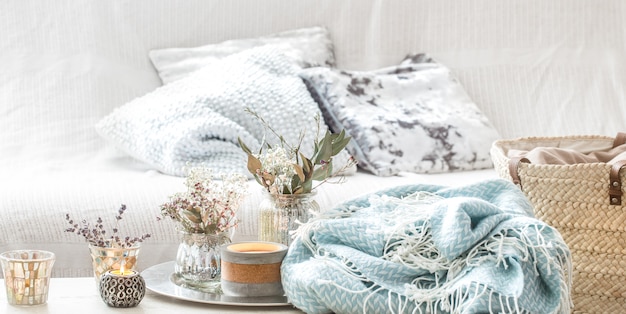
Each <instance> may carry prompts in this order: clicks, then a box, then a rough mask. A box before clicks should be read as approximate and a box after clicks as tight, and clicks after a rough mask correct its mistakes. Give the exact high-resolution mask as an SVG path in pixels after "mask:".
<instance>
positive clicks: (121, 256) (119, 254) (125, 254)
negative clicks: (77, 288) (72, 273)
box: [89, 243, 141, 282]
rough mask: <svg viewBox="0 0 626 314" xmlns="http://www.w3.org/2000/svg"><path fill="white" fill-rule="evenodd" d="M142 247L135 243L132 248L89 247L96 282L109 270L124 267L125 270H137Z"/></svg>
mask: <svg viewBox="0 0 626 314" xmlns="http://www.w3.org/2000/svg"><path fill="white" fill-rule="evenodd" d="M140 248H141V245H140V244H139V243H135V245H133V246H131V247H125V248H122V247H100V246H95V245H91V244H90V245H89V252H90V253H91V261H92V266H93V272H94V276H95V278H96V282H99V281H100V277H101V276H102V274H104V273H105V272H107V271H109V270H119V269H120V268H121V267H122V265H124V268H125V269H129V270H135V267H136V265H137V258H138V257H139V249H140Z"/></svg>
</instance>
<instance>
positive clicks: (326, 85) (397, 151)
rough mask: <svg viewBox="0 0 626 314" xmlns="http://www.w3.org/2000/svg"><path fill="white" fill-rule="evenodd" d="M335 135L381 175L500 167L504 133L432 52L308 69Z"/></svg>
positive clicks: (308, 77) (311, 86) (309, 80)
mask: <svg viewBox="0 0 626 314" xmlns="http://www.w3.org/2000/svg"><path fill="white" fill-rule="evenodd" d="M301 76H302V77H303V78H304V79H305V81H306V82H307V84H308V86H309V89H310V91H311V93H312V94H313V95H314V97H315V98H316V99H317V101H318V102H319V105H320V107H321V108H322V112H323V113H324V118H325V119H326V122H327V123H328V124H329V125H330V126H331V129H332V130H333V131H334V132H339V131H341V130H344V129H345V131H346V133H347V134H348V135H349V136H352V138H353V140H352V141H351V142H350V144H349V146H348V150H349V151H350V153H352V155H353V156H354V157H355V158H356V159H357V160H358V162H359V166H361V167H362V168H364V169H366V170H368V171H370V172H372V173H374V174H376V175H379V176H390V175H394V174H397V173H398V172H401V171H408V172H417V173H436V172H447V171H454V170H472V169H482V168H490V167H492V163H491V158H490V155H489V150H490V148H491V144H492V142H493V141H494V140H496V139H498V138H499V137H500V136H499V134H498V132H497V131H496V130H495V128H494V127H493V126H492V125H491V123H490V122H489V120H488V119H487V117H486V116H485V115H483V113H482V112H481V111H480V110H479V109H478V107H477V106H476V104H474V102H473V101H472V100H471V99H470V98H469V96H468V95H467V93H466V92H465V90H464V89H463V86H461V84H460V83H459V82H458V81H457V80H456V79H455V78H454V77H453V76H452V74H451V73H450V71H449V70H448V69H447V68H446V67H444V66H443V65H441V64H439V63H436V62H434V61H433V60H432V59H430V58H428V57H426V56H425V55H417V56H412V57H409V58H408V59H407V60H405V62H403V63H402V64H401V65H399V66H392V67H388V68H384V69H380V70H377V71H364V72H357V71H341V70H336V69H328V68H311V69H305V70H302V72H301Z"/></svg>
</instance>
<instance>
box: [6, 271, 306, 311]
mask: <svg viewBox="0 0 626 314" xmlns="http://www.w3.org/2000/svg"><path fill="white" fill-rule="evenodd" d="M112 312H120V313H124V314H131V313H132V314H136V313H150V314H151V313H176V312H178V313H185V314H190V313H203V314H206V313H226V314H228V313H299V314H301V313H302V312H301V311H299V310H298V309H295V308H293V307H292V306H272V307H269V306H268V307H265V306H260V307H248V306H229V305H214V304H206V303H197V302H191V301H184V300H178V299H175V298H172V297H169V296H163V295H159V294H156V293H154V292H152V291H150V290H146V296H145V297H144V298H143V300H142V301H141V303H140V304H139V305H137V306H136V307H132V308H113V307H109V306H107V305H106V304H105V303H104V302H102V299H101V298H100V295H99V293H98V289H97V287H96V282H95V280H94V278H93V277H88V278H52V279H51V280H50V291H49V293H48V302H47V303H46V304H43V305H35V306H13V305H10V304H8V302H7V298H6V290H5V286H4V280H3V279H2V280H0V313H70V314H71V313H89V314H99V313H112Z"/></svg>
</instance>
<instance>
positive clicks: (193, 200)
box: [158, 167, 247, 234]
mask: <svg viewBox="0 0 626 314" xmlns="http://www.w3.org/2000/svg"><path fill="white" fill-rule="evenodd" d="M185 185H186V186H187V191H185V192H180V193H176V194H174V195H172V196H170V201H169V202H167V203H165V204H163V205H161V215H162V217H159V218H158V219H162V218H163V217H170V218H171V219H173V220H174V221H177V222H178V223H180V227H181V229H182V231H185V232H188V233H205V234H218V233H221V232H224V231H227V230H229V229H230V228H233V227H235V226H236V225H237V222H238V221H237V217H236V213H237V210H238V209H239V206H240V205H241V202H242V200H243V197H244V194H245V193H246V190H247V179H246V178H245V177H244V176H243V175H240V174H227V175H223V176H222V177H221V181H219V182H218V181H214V180H213V176H212V172H211V170H210V169H209V168H204V167H194V168H191V169H189V171H188V175H187V178H186V180H185Z"/></svg>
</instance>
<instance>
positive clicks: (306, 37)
mask: <svg viewBox="0 0 626 314" xmlns="http://www.w3.org/2000/svg"><path fill="white" fill-rule="evenodd" d="M264 45H275V46H280V49H281V51H282V53H283V54H285V55H286V56H287V57H288V58H289V59H290V60H291V61H292V62H293V63H294V64H297V65H298V66H300V67H302V68H306V67H311V66H334V65H335V55H334V53H333V45H332V41H331V40H330V35H329V33H328V30H327V29H326V28H324V27H319V26H316V27H309V28H300V29H294V30H288V31H284V32H280V33H276V34H271V35H267V36H261V37H257V38H244V39H231V40H227V41H224V42H221V43H218V44H211V45H206V46H201V47H194V48H166V49H155V50H151V51H150V53H149V56H150V60H152V64H154V67H155V68H156V69H157V71H158V72H159V76H160V77H161V81H163V84H168V83H170V82H173V81H175V80H178V79H181V78H183V77H185V76H187V75H189V74H190V73H192V72H194V71H197V70H199V69H200V68H202V67H204V66H207V65H210V64H213V63H215V62H217V61H219V60H221V59H223V58H225V57H227V56H229V55H232V54H235V53H239V52H242V51H244V50H247V49H250V48H254V47H259V46H264Z"/></svg>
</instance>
